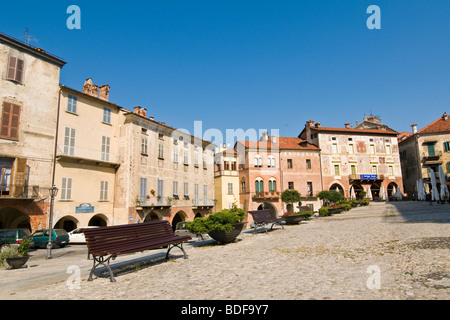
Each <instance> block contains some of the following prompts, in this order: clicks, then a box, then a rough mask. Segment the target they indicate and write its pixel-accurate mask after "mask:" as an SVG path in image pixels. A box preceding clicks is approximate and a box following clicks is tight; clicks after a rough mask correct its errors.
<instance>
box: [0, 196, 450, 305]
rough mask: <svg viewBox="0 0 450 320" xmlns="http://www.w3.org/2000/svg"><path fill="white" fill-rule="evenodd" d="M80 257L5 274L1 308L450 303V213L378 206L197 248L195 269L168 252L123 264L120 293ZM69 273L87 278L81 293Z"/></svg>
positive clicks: (425, 206) (0, 274)
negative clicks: (46, 303)
mask: <svg viewBox="0 0 450 320" xmlns="http://www.w3.org/2000/svg"><path fill="white" fill-rule="evenodd" d="M80 248H81V249H80ZM80 248H78V252H72V254H67V255H66V256H64V255H62V256H60V257H56V258H55V259H53V260H49V261H47V260H45V259H43V258H42V257H41V258H39V257H36V258H35V259H33V258H34V257H33V258H32V259H30V261H29V263H28V265H29V266H28V268H23V269H19V270H0V298H1V299H14V300H18V299H19V300H20V299H54V298H55V297H57V299H76V300H86V299H89V300H99V299H105V300H110V299H114V300H136V299H138V300H141V299H149V300H171V299H176V300H186V299H188V300H190V299H195V300H229V299H232V300H303V299H335V300H340V299H350V300H354V299H355V300H356V299H370V300H372V299H395V300H406V299H440V300H448V299H450V205H437V204H433V205H430V204H429V203H426V202H390V203H371V204H370V206H369V207H359V208H355V209H352V210H351V211H349V212H345V213H341V214H338V215H334V216H331V217H320V218H314V219H312V220H310V221H308V222H305V223H302V224H301V225H297V226H285V229H284V230H281V228H279V227H275V229H274V230H273V231H271V232H269V233H268V234H265V233H263V232H261V233H258V234H255V235H252V233H251V231H246V232H244V233H242V234H241V235H240V236H239V241H238V242H237V243H231V244H227V245H216V244H215V242H214V241H204V242H199V243H194V244H191V245H188V246H187V252H188V254H189V259H187V260H185V259H182V255H181V252H180V251H177V249H174V250H172V251H171V253H173V255H174V259H172V260H169V261H165V260H164V259H163V258H164V251H150V252H146V253H144V254H136V255H130V256H126V257H120V258H118V259H117V260H116V262H114V263H113V266H114V269H115V274H116V280H117V282H116V283H110V281H109V278H108V277H107V274H106V273H105V274H104V275H103V274H100V275H99V277H98V278H96V279H95V280H94V281H93V282H87V281H86V279H87V275H88V271H89V268H90V267H91V264H92V262H91V261H87V260H86V251H85V249H84V250H83V249H82V248H83V247H80ZM74 250H75V249H74ZM75 251H76V250H75ZM69 266H76V268H79V270H80V272H81V273H80V274H81V281H80V282H79V286H77V282H76V281H73V280H74V279H75V280H76V277H75V275H76V273H71V274H69V273H67V268H68V267H69ZM76 268H75V269H76ZM70 270H72V269H70Z"/></svg>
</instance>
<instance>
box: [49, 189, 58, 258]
mask: <svg viewBox="0 0 450 320" xmlns="http://www.w3.org/2000/svg"><path fill="white" fill-rule="evenodd" d="M49 193H50V198H51V200H50V218H49V220H48V224H49V229H50V230H49V235H48V243H47V259H52V233H53V228H52V227H53V204H54V202H55V197H56V195H57V194H58V188H57V187H56V186H55V185H53V187H51V188H50V189H49Z"/></svg>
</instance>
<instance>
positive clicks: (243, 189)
mask: <svg viewBox="0 0 450 320" xmlns="http://www.w3.org/2000/svg"><path fill="white" fill-rule="evenodd" d="M449 163H450V162H449ZM246 192H247V186H246V184H245V179H242V181H241V193H246Z"/></svg>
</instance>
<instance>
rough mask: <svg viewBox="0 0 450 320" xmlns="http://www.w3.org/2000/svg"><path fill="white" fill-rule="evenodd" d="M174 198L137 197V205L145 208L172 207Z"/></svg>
mask: <svg viewBox="0 0 450 320" xmlns="http://www.w3.org/2000/svg"><path fill="white" fill-rule="evenodd" d="M172 201H173V199H172V198H170V197H157V196H156V197H149V198H141V199H139V198H138V199H136V206H137V207H143V208H158V207H161V208H162V207H171V206H172Z"/></svg>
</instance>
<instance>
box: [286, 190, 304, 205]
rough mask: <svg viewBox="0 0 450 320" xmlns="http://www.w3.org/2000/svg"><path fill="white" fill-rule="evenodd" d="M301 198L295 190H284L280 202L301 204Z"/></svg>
mask: <svg viewBox="0 0 450 320" xmlns="http://www.w3.org/2000/svg"><path fill="white" fill-rule="evenodd" d="M301 199H302V196H301V195H300V193H299V192H298V191H296V190H285V191H283V193H282V194H281V201H283V202H285V203H296V202H301Z"/></svg>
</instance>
